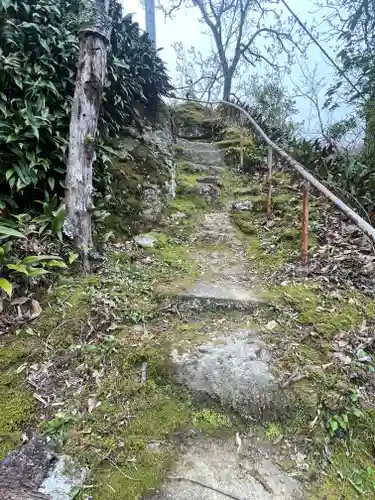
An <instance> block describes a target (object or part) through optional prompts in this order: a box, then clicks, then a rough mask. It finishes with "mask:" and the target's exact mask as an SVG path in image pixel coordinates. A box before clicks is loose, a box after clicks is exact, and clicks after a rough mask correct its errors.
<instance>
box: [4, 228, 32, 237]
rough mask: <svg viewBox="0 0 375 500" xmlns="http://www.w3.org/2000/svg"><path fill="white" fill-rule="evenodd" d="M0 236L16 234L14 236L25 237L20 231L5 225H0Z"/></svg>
mask: <svg viewBox="0 0 375 500" xmlns="http://www.w3.org/2000/svg"><path fill="white" fill-rule="evenodd" d="M0 236H16V238H26V236H25V235H24V234H23V233H21V232H20V231H17V230H16V229H12V228H11V227H6V226H0Z"/></svg>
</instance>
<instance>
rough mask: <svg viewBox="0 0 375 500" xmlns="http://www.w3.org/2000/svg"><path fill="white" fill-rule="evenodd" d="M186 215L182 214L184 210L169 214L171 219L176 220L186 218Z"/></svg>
mask: <svg viewBox="0 0 375 500" xmlns="http://www.w3.org/2000/svg"><path fill="white" fill-rule="evenodd" d="M186 217H187V215H186V214H184V212H175V213H173V214H172V215H171V218H172V219H177V220H181V219H186Z"/></svg>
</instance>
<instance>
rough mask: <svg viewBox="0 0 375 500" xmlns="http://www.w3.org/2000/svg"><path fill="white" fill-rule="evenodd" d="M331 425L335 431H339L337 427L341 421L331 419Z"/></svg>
mask: <svg viewBox="0 0 375 500" xmlns="http://www.w3.org/2000/svg"><path fill="white" fill-rule="evenodd" d="M329 425H330V427H331V429H332V431H333V432H335V431H337V429H338V428H339V423H338V422H337V421H336V420H333V419H332V420H331V421H330V423H329Z"/></svg>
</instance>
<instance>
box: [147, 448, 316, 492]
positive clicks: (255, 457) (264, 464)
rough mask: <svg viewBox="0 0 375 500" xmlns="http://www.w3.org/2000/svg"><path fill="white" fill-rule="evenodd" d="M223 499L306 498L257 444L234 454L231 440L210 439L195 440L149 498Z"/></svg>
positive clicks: (294, 481)
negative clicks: (159, 488)
mask: <svg viewBox="0 0 375 500" xmlns="http://www.w3.org/2000/svg"><path fill="white" fill-rule="evenodd" d="M172 478H176V479H172ZM189 479H190V480H191V481H189ZM197 483H200V484H197ZM203 485H204V486H203ZM211 488H213V489H211ZM219 491H221V492H222V493H220V492H219ZM225 498H232V499H238V500H278V499H280V500H281V499H282V500H297V499H299V500H302V499H304V498H307V497H306V493H305V494H303V493H302V487H301V484H300V483H299V482H298V480H296V479H295V478H294V477H292V476H290V475H288V474H287V473H285V472H283V471H282V470H281V469H280V467H278V465H277V464H276V463H275V462H274V461H273V460H272V458H271V457H270V454H269V453H267V452H264V451H262V444H261V443H257V445H256V446H253V447H252V449H251V450H248V451H247V452H246V453H245V454H242V453H237V450H236V445H235V443H234V440H233V442H231V441H221V440H219V439H210V438H197V439H196V440H195V441H194V442H193V443H191V444H190V445H189V446H187V447H186V448H185V449H184V450H183V451H182V453H181V455H180V460H179V462H178V464H177V465H176V466H175V468H174V470H172V471H171V472H170V474H169V479H168V480H167V481H166V483H165V484H164V486H163V487H162V489H161V490H160V492H159V493H158V494H157V495H154V496H153V497H152V499H153V500H203V499H205V500H224V499H225Z"/></svg>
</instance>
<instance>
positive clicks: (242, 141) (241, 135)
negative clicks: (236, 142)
mask: <svg viewBox="0 0 375 500" xmlns="http://www.w3.org/2000/svg"><path fill="white" fill-rule="evenodd" d="M243 143H244V140H243V127H242V124H241V134H240V167H241V170H242V169H243Z"/></svg>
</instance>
